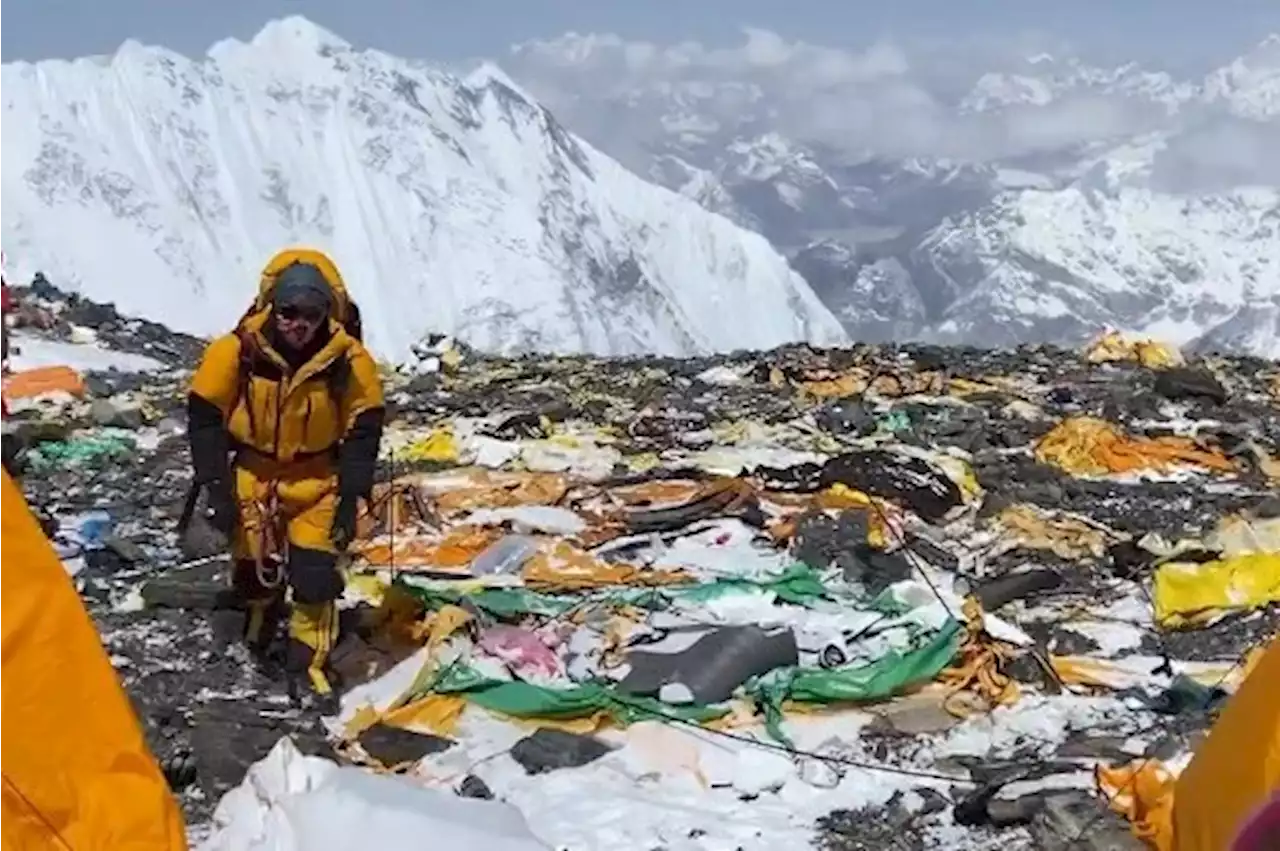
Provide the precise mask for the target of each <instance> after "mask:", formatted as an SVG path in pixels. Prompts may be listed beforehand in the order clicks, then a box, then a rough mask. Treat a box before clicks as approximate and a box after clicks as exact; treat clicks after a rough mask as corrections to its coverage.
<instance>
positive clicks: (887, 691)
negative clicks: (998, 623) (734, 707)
mask: <svg viewBox="0 0 1280 851" xmlns="http://www.w3.org/2000/svg"><path fill="white" fill-rule="evenodd" d="M963 640H964V630H963V629H962V628H961V626H960V624H959V623H958V622H956V621H954V620H949V621H947V623H946V625H945V626H944V627H943V628H942V629H940V630H939V631H938V632H937V634H935V635H934V636H933V637H932V638H931V639H929V640H928V641H927V642H926V643H925V644H924V645H923V646H921V647H918V648H917V649H915V650H911V651H908V652H906V653H900V652H897V651H890V652H889V653H887V654H886V655H884V656H882V657H881V658H879V659H877V660H876V661H874V662H871V663H869V664H866V665H856V666H855V665H848V666H845V667H841V668H830V669H826V668H789V669H786V670H781V671H773V672H772V673H770V674H769V675H767V676H765V677H761V678H759V679H757V680H756V681H754V682H752V683H749V684H748V685H747V692H748V693H749V694H751V695H752V697H754V698H755V699H756V701H757V702H758V703H759V704H760V706H761V707H763V709H764V713H765V727H766V728H767V729H768V731H769V734H770V735H771V736H773V737H774V738H775V739H777V740H778V741H780V742H785V743H787V744H788V745H790V741H789V740H788V739H787V737H786V736H785V735H784V734H783V732H782V726H781V724H782V717H783V713H782V704H783V703H784V702H786V701H788V700H791V701H796V702H797V703H818V704H831V703H866V702H868V701H873V700H882V699H884V698H886V697H889V696H891V695H894V694H897V693H899V692H901V691H904V690H906V689H908V688H911V687H913V686H919V685H923V684H924V683H927V682H929V681H931V680H932V679H933V678H934V677H936V676H938V674H939V673H940V672H941V671H942V669H943V668H945V667H947V666H948V665H949V664H951V660H952V659H954V658H955V656H956V653H957V652H958V651H959V649H960V644H961V643H962V642H963Z"/></svg>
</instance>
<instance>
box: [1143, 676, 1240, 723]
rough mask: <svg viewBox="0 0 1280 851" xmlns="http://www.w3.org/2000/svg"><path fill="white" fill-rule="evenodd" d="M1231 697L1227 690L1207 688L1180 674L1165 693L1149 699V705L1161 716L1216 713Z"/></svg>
mask: <svg viewBox="0 0 1280 851" xmlns="http://www.w3.org/2000/svg"><path fill="white" fill-rule="evenodd" d="M1229 696H1230V695H1229V694H1228V693H1227V691H1226V690H1225V689H1222V688H1215V687H1211V686H1207V685H1204V684H1203V683H1198V682H1196V681H1195V680H1193V679H1191V678H1190V677H1188V676H1186V675H1185V674H1178V675H1177V676H1176V677H1174V678H1173V682H1171V683H1169V686H1168V687H1167V688H1166V689H1165V690H1164V691H1162V692H1160V693H1159V694H1158V695H1156V696H1155V697H1153V698H1150V699H1148V700H1147V705H1148V706H1150V707H1151V709H1152V711H1155V712H1159V713H1160V714H1161V715H1183V714H1187V713H1196V712H1214V711H1215V710H1217V709H1219V708H1220V707H1221V706H1222V704H1223V703H1224V702H1225V701H1226V699H1227V698H1228V697H1229Z"/></svg>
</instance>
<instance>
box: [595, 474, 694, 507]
mask: <svg viewBox="0 0 1280 851" xmlns="http://www.w3.org/2000/svg"><path fill="white" fill-rule="evenodd" d="M702 487H703V485H702V483H701V482H691V481H686V480H684V479H671V480H668V481H659V482H640V483H639V484H634V485H622V486H620V487H616V488H610V489H609V491H608V495H609V497H610V498H611V499H613V500H616V501H617V502H620V503H622V504H623V505H626V506H631V507H638V506H659V505H660V506H664V507H665V506H667V505H672V506H675V505H681V504H683V503H686V502H689V501H690V500H692V499H694V498H696V497H697V495H698V491H700V490H701V489H702Z"/></svg>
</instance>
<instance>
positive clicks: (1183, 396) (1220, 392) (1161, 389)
mask: <svg viewBox="0 0 1280 851" xmlns="http://www.w3.org/2000/svg"><path fill="white" fill-rule="evenodd" d="M1152 389H1153V390H1155V392H1156V393H1159V394H1160V395H1161V396H1163V397H1165V398H1166V399H1172V400H1174V401H1184V400H1187V399H1204V400H1206V401H1209V402H1212V403H1214V404H1215V405H1222V404H1224V403H1225V402H1226V401H1227V389H1226V388H1225V387H1223V386H1222V382H1221V381H1219V380H1218V379H1217V377H1216V376H1215V375H1214V374H1213V373H1212V372H1210V371H1209V370H1207V369H1204V368H1203V367H1200V368H1196V367H1174V368H1171V369H1164V370H1161V371H1160V372H1158V373H1157V374H1156V380H1155V384H1154V386H1153V388H1152Z"/></svg>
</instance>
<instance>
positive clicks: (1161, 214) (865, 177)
mask: <svg viewBox="0 0 1280 851" xmlns="http://www.w3.org/2000/svg"><path fill="white" fill-rule="evenodd" d="M505 63H506V64H507V67H508V70H510V71H512V73H513V74H514V75H515V76H516V78H517V79H519V80H521V82H522V84H524V85H526V86H528V87H529V88H530V89H531V90H532V91H534V92H536V93H537V94H538V95H539V96H540V97H542V98H544V100H546V101H547V102H549V103H551V104H553V105H555V108H556V109H557V114H559V115H561V117H562V118H563V119H564V120H565V121H566V122H567V123H568V125H569V126H570V127H572V128H573V129H574V130H575V131H578V132H581V133H583V134H584V136H585V137H586V138H588V139H590V140H592V141H593V142H594V143H596V144H598V145H600V146H601V147H602V149H604V150H606V151H609V152H610V153H613V154H615V155H616V156H618V157H620V158H622V159H623V161H624V162H627V163H628V164H629V165H630V166H631V167H632V168H635V169H636V170H638V171H640V172H641V173H645V174H647V175H649V176H650V177H652V178H653V179H655V180H657V181H659V182H662V183H664V184H666V185H668V186H670V187H672V188H674V189H676V190H678V191H680V192H682V193H683V194H686V195H687V196H688V197H690V198H693V199H695V200H697V201H698V202H699V203H701V204H703V205H704V206H706V207H707V208H708V209H712V210H716V211H718V212H722V213H724V214H725V215H727V216H729V217H731V218H733V219H734V220H735V221H737V222H740V223H742V224H743V225H744V226H746V227H749V228H752V229H754V230H757V231H759V232H760V233H762V234H764V235H765V236H767V237H768V238H769V239H770V241H772V242H773V244H774V245H776V246H777V247H778V248H779V249H780V250H782V251H783V252H784V253H786V254H787V255H788V257H790V258H791V261H792V264H793V265H794V266H795V268H797V269H798V270H799V271H800V272H801V273H802V274H803V275H804V276H805V278H806V279H807V280H808V281H809V283H810V284H811V285H812V286H813V288H814V290H815V291H816V292H817V293H818V295H819V297H820V298H821V299H822V300H823V301H824V302H825V303H826V304H827V306H828V307H830V308H831V310H832V311H833V312H834V313H835V314H836V315H837V317H838V318H839V319H840V321H841V323H842V324H843V326H844V328H845V329H846V331H848V333H849V334H850V335H851V336H852V337H854V338H857V339H869V340H871V339H874V340H883V339H894V338H896V339H902V338H924V339H933V340H944V341H950V342H964V343H976V344H1007V343H1014V342H1022V341H1041V340H1051V341H1058V342H1072V343H1074V342H1076V341H1078V340H1079V339H1080V338H1082V337H1085V336H1088V335H1090V334H1093V333H1096V332H1097V331H1098V330H1100V329H1101V328H1102V327H1103V326H1112V327H1120V328H1125V329H1130V330H1135V331H1146V332H1150V333H1157V334H1161V335H1163V336H1166V337H1168V338H1170V339H1172V340H1173V341H1176V342H1178V343H1184V344H1196V345H1200V346H1212V347H1228V348H1236V349H1247V350H1250V351H1253V352H1257V353H1261V354H1265V355H1268V356H1272V357H1280V325H1277V324H1276V323H1277V322H1278V321H1280V308H1277V304H1278V303H1280V237H1278V234H1277V231H1276V222H1277V220H1280V159H1277V158H1276V156H1275V154H1274V151H1276V150H1280V37H1276V36H1273V37H1271V38H1268V39H1266V40H1264V41H1262V42H1261V43H1260V44H1258V45H1256V46H1255V47H1254V48H1252V49H1251V50H1249V51H1248V52H1246V53H1245V54H1244V55H1242V56H1240V57H1238V58H1236V59H1233V60H1231V61H1229V62H1227V63H1225V64H1224V65H1222V66H1221V67H1220V68H1216V69H1212V70H1209V71H1208V72H1207V73H1204V74H1201V75H1199V76H1195V77H1179V76H1176V75H1174V74H1171V73H1169V72H1167V71H1160V70H1151V69H1146V68H1143V67H1141V66H1139V65H1137V64H1133V63H1130V64H1126V65H1123V66H1120V67H1116V68H1108V67H1101V66H1098V65H1096V64H1092V63H1090V62H1088V61H1085V60H1083V59H1081V58H1079V57H1078V56H1076V55H1074V54H1073V53H1072V52H1071V51H1070V50H1068V49H1065V48H1062V47H1059V48H1056V49H1054V50H1051V51H1035V52H1022V53H1019V52H1016V51H1015V52H1011V53H1008V54H996V53H991V52H987V53H983V54H980V55H975V56H969V57H965V58H963V59H962V60H958V59H957V58H956V57H955V56H954V55H945V56H939V55H937V54H936V51H935V52H930V51H928V50H917V51H914V52H913V51H911V50H908V49H907V48H904V47H901V46H895V45H889V44H877V45H873V46H872V47H871V48H869V49H868V50H866V51H863V52H857V51H841V50H836V49H833V48H825V47H820V46H815V45H810V44H804V43H790V42H786V41H785V40H783V39H780V38H779V37H777V36H774V35H772V34H768V33H761V32H758V31H750V32H748V33H747V37H746V41H745V43H744V44H743V45H742V46H741V47H740V48H736V49H735V48H715V49H712V48H702V47H700V46H699V45H696V44H682V45H676V46H671V47H663V46H661V45H652V44H635V43H628V42H626V41H624V40H622V39H618V38H615V37H607V36H583V35H574V34H569V35H566V36H564V37H562V38H560V39H556V40H553V41H545V42H534V43H529V44H524V45H519V46H517V47H516V48H513V51H512V54H511V56H510V57H508V59H507V60H505ZM622 105H625V107H626V108H627V109H628V110H630V113H631V116H630V118H629V120H628V122H627V124H626V127H625V137H618V136H615V134H614V129H615V126H616V124H615V123H614V122H612V121H610V122H608V123H605V122H601V121H599V116H601V115H613V114H615V113H616V112H617V111H618V110H620V109H622ZM638 128H647V131H645V132H640V130H639V129H638Z"/></svg>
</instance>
